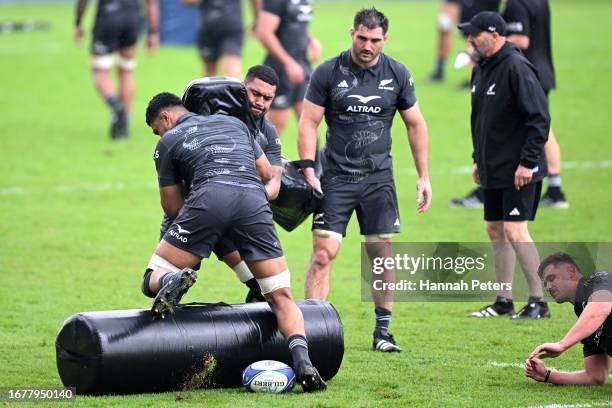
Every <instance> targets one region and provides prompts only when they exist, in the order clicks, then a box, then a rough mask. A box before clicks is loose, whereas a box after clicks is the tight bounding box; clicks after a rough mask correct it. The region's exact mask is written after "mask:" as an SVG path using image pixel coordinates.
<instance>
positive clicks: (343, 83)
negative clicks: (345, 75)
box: [337, 79, 349, 88]
mask: <svg viewBox="0 0 612 408" xmlns="http://www.w3.org/2000/svg"><path fill="white" fill-rule="evenodd" d="M337 87H338V88H348V87H349V86H348V84H347V83H346V81H345V80H344V79H343V80H342V82H340V83H339V84H338V85H337Z"/></svg>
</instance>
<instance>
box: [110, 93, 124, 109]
mask: <svg viewBox="0 0 612 408" xmlns="http://www.w3.org/2000/svg"><path fill="white" fill-rule="evenodd" d="M106 103H107V104H108V106H110V108H111V109H112V110H114V111H120V110H121V109H123V104H122V103H121V101H120V100H119V98H117V95H113V96H109V97H107V98H106Z"/></svg>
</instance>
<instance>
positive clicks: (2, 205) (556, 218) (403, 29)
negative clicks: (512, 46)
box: [0, 0, 612, 407]
mask: <svg viewBox="0 0 612 408" xmlns="http://www.w3.org/2000/svg"><path fill="white" fill-rule="evenodd" d="M370 3H372V2H369V3H361V2H352V3H349V2H346V3H339V2H334V3H317V4H316V5H315V20H314V22H313V24H312V31H313V33H314V34H315V35H316V36H318V37H319V39H320V40H321V43H322V45H323V47H324V56H325V57H326V58H327V57H331V56H333V55H335V54H337V53H338V52H339V51H341V50H343V49H345V48H347V47H348V46H349V37H348V28H349V26H350V24H351V19H352V15H353V14H354V12H355V11H356V10H357V9H358V7H359V6H360V5H369V4H370ZM437 3H438V2H436V1H430V2H424V1H423V2H398V1H396V2H388V3H387V2H379V1H377V2H376V5H377V6H378V7H379V8H380V9H381V10H383V11H384V12H386V13H387V14H388V15H389V16H390V19H391V28H390V40H389V42H388V44H387V46H386V51H387V52H388V53H389V54H391V55H392V56H393V57H395V58H396V59H399V60H400V61H402V62H404V63H406V64H407V65H408V67H409V68H410V69H411V70H412V72H413V74H414V77H415V79H416V86H417V96H418V97H419V101H420V104H421V108H422V110H423V112H424V115H425V117H426V119H427V122H428V125H429V130H430V170H431V181H432V184H433V189H434V202H433V205H432V207H431V209H430V210H429V212H428V213H427V214H424V215H419V214H417V213H416V211H415V198H414V183H415V181H416V180H415V176H414V171H413V165H412V161H411V155H410V153H409V149H408V145H407V142H406V136H405V132H404V130H403V127H402V126H401V123H400V122H399V121H398V122H397V123H396V127H395V128H394V133H393V134H394V141H395V143H394V147H393V153H394V158H395V166H396V182H397V185H398V190H399V200H400V206H401V215H402V222H403V232H402V233H401V234H400V235H399V237H398V241H412V242H418V241H484V240H486V236H485V232H484V229H483V225H482V221H481V220H482V213H481V211H479V210H458V209H450V208H449V207H448V205H447V201H448V199H449V198H451V197H453V196H457V195H461V194H463V193H465V192H466V191H467V190H468V189H469V188H471V184H470V179H469V176H468V175H467V174H465V173H461V171H460V170H461V168H462V167H464V166H466V165H468V164H469V161H470V149H471V148H470V143H471V142H470V137H469V128H468V118H469V98H468V95H467V93H465V92H462V91H459V90H457V85H458V84H459V82H460V81H461V80H463V79H464V77H465V72H456V71H454V70H453V69H452V68H451V67H449V70H448V73H449V75H448V76H449V77H448V81H447V82H446V83H445V84H443V85H435V86H433V85H428V84H426V83H425V81H424V79H425V78H426V76H427V75H428V74H429V72H430V69H431V68H432V65H433V62H434V43H435V18H436V14H437ZM92 8H93V7H92ZM552 9H553V29H554V52H555V62H556V68H557V75H558V84H559V89H558V90H557V91H555V92H554V93H553V94H552V108H551V109H552V117H553V124H554V129H555V132H556V134H557V137H558V139H559V141H560V143H561V146H562V149H563V158H564V160H565V161H566V162H568V163H569V164H568V167H567V169H566V170H565V171H564V172H563V181H564V186H565V188H566V190H567V193H568V196H569V199H570V201H571V209H569V210H566V211H562V210H549V209H542V210H541V211H540V212H539V214H538V220H537V222H536V223H534V224H533V226H532V227H531V231H532V234H533V236H534V238H535V239H536V240H538V241H609V240H610V239H609V231H610V229H611V228H610V227H611V226H612V222H611V221H610V217H609V216H608V215H607V214H608V211H609V208H610V207H609V205H610V203H611V201H612V200H611V199H610V191H609V186H610V185H611V183H612V170H611V168H610V163H611V160H612V153H611V152H612V133H611V132H610V130H609V127H608V123H607V119H609V118H608V116H609V115H610V113H609V112H610V103H609V95H610V94H611V93H612V89H611V88H612V86H611V80H610V78H611V76H610V74H611V71H612V43H611V42H610V36H609V32H608V31H609V30H608V29H607V28H606V27H607V25H608V23H609V21H608V20H609V18H608V17H609V16H610V14H611V13H612V3H610V2H608V1H605V0H601V1H596V0H588V1H578V0H576V1H561V0H557V1H553V5H552ZM92 11H93V10H92V9H90V10H89V12H88V16H87V21H88V22H89V25H88V27H89V26H90V23H91V16H92V14H93V12H92ZM72 12H73V5H72V4H30V5H0V16H1V19H3V20H11V19H17V20H21V19H26V18H32V19H42V20H48V21H50V22H51V23H52V30H51V31H50V32H48V33H14V34H11V35H0V61H1V63H0V73H1V75H0V84H1V86H0V113H1V115H2V119H1V122H0V123H1V124H2V126H1V129H2V136H1V137H0V152H1V159H0V170H1V174H2V175H3V177H2V180H1V181H0V214H2V215H1V216H0V350H1V351H0V386H13V387H17V386H39V387H41V386H54V387H57V386H60V385H61V383H60V379H59V376H58V374H57V370H56V366H55V350H54V341H55V336H56V334H57V330H58V329H59V327H60V326H61V324H62V322H63V321H64V319H66V318H67V317H68V316H70V315H72V314H74V313H76V312H80V311H91V310H110V309H125V308H144V307H147V306H148V305H149V300H148V299H147V298H145V297H143V296H142V295H141V293H140V290H139V284H140V279H141V275H142V270H143V266H144V265H145V263H146V262H147V260H148V259H149V256H150V254H151V251H152V250H153V248H154V246H155V244H156V240H157V234H158V225H159V220H160V214H161V210H160V207H159V204H158V202H159V199H158V193H157V189H156V179H155V169H154V166H153V162H152V160H151V155H152V153H153V150H154V146H155V143H156V140H157V138H156V137H155V136H153V135H152V134H151V133H150V131H149V130H148V129H147V128H146V127H145V124H144V121H143V117H144V114H143V111H144V108H145V106H146V103H147V101H148V99H149V98H150V97H151V96H152V95H153V94H154V93H156V92H159V91H162V90H170V91H174V92H177V93H180V92H181V91H182V89H183V87H184V85H185V84H186V83H187V82H188V81H189V80H191V79H193V78H194V77H196V76H199V74H200V72H201V71H200V70H201V67H200V64H199V61H198V59H197V58H196V54H195V51H194V50H193V49H191V48H162V49H161V50H160V52H159V53H158V54H157V55H155V56H148V55H145V53H142V54H141V57H140V59H139V68H138V70H137V73H136V76H137V82H138V94H137V98H136V104H135V113H134V115H133V119H132V124H131V127H132V132H133V137H132V138H131V139H130V140H128V141H122V142H118V143H112V142H111V141H110V140H109V139H108V136H107V131H108V122H109V113H108V111H107V109H106V107H105V105H104V104H103V103H102V102H101V100H100V99H99V98H98V97H97V95H96V93H95V92H94V88H93V84H92V81H91V75H90V73H89V70H88V67H87V60H88V57H87V52H86V51H87V48H86V47H84V48H82V49H77V48H75V47H74V45H73V42H72V38H71V36H72V28H71V27H72V22H73V14H72ZM459 47H460V45H459V42H458V41H457V42H456V47H455V48H456V50H459ZM262 56H263V52H262V49H261V47H260V46H259V45H257V44H256V43H255V42H254V41H253V40H252V39H250V40H249V41H248V42H247V45H246V57H245V59H246V62H245V66H247V65H250V64H254V63H258V62H260V61H261V60H262ZM449 65H450V64H449ZM606 112H608V113H606ZM295 133H296V127H295V123H294V122H293V121H291V122H290V125H289V127H288V129H287V132H286V134H285V135H284V136H283V145H284V147H283V149H284V153H285V155H287V156H289V157H290V158H296V155H297V154H296V147H295ZM589 166H591V167H589ZM598 166H599V167H598ZM357 234H358V229H357V226H356V223H354V222H353V223H351V225H350V228H349V234H348V237H347V238H346V240H345V241H344V244H343V248H342V251H341V253H340V256H339V258H338V260H337V262H336V264H335V267H334V273H333V289H332V292H331V295H330V301H331V302H332V303H333V304H334V305H335V306H336V307H337V308H338V310H339V312H340V314H341V316H342V319H343V323H344V329H345V340H346V344H345V345H346V353H345V357H344V361H343V365H342V368H341V370H340V372H339V374H338V376H337V377H336V378H334V379H333V380H332V381H330V382H329V389H328V391H327V392H325V393H322V394H317V395H303V394H301V392H297V391H296V392H294V393H292V394H291V395H286V396H265V395H251V394H246V393H244V392H243V391H241V390H207V391H204V390H201V391H194V392H191V393H182V394H180V395H179V397H180V398H181V401H180V404H193V405H195V404H198V405H199V406H203V405H204V404H205V405H207V406H233V407H242V406H245V407H246V406H253V407H254V406H268V405H271V406H312V407H331V406H347V405H350V406H354V407H358V406H359V407H362V406H363V407H372V406H387V405H389V406H398V407H399V406H401V407H406V406H433V407H439V406H468V407H470V406H487V407H489V406H530V405H546V404H552V403H559V404H561V403H563V404H584V403H591V404H594V403H601V402H605V401H610V395H611V391H610V386H606V387H600V388H585V387H552V386H549V385H546V384H540V383H535V382H533V381H531V380H529V379H526V378H525V377H524V376H523V374H522V370H521V369H519V368H516V367H512V366H507V367H497V366H496V365H495V364H496V363H514V364H517V363H520V362H521V361H522V360H523V359H524V358H525V357H526V356H527V354H528V353H529V351H530V350H531V349H532V348H533V347H534V346H535V345H537V344H539V343H540V342H543V341H549V340H556V339H559V338H560V337H561V336H562V335H563V333H564V332H565V331H566V330H567V328H568V327H569V326H570V325H571V324H572V322H573V320H574V318H573V315H572V311H571V307H570V306H568V305H563V306H556V305H555V306H553V309H552V312H553V316H554V317H553V319H551V320H547V321H539V322H524V323H515V322H510V321H507V320H492V321H491V320H486V321H473V320H467V319H466V318H465V315H466V314H467V312H469V311H472V310H474V309H475V308H477V307H479V306H481V304H479V303H402V304H397V305H396V308H395V311H394V316H395V317H394V320H393V323H392V326H391V327H392V331H393V333H394V334H395V336H396V338H397V339H398V340H399V341H400V343H401V345H402V346H403V347H404V348H405V349H406V352H405V353H402V354H399V355H380V354H374V353H372V352H371V351H369V347H370V341H371V337H370V332H371V329H372V324H373V317H372V315H373V313H372V308H373V307H372V305H371V304H368V303H365V302H361V301H360V287H359V281H360V280H359V278H358V274H359V264H358V262H357V261H356V260H357V259H359V248H360V247H359V242H360V237H359V236H358V235H357ZM280 235H281V239H282V242H283V246H284V249H285V252H286V255H287V259H288V261H289V264H290V268H291V270H292V272H293V274H292V278H293V285H294V293H295V294H296V297H301V296H302V290H301V289H302V287H303V283H304V271H305V269H306V265H307V262H308V258H309V253H310V232H309V229H308V227H307V226H306V225H304V226H302V227H301V228H300V229H298V230H297V231H295V232H293V233H291V234H288V233H285V232H280ZM519 278H520V277H519ZM243 295H244V289H243V287H242V286H241V285H239V284H237V283H236V282H235V278H234V277H233V276H232V273H231V272H230V271H228V270H227V268H226V267H224V266H223V265H221V264H219V263H218V262H216V261H209V262H207V263H206V264H205V267H204V270H203V272H202V274H201V279H200V281H199V282H198V284H197V285H196V286H195V287H194V288H193V289H192V290H191V291H190V292H189V294H188V296H187V299H186V300H187V301H194V300H199V301H219V300H224V301H227V302H239V301H240V300H241V299H242V297H243ZM551 364H552V365H553V366H554V367H556V368H559V369H568V370H569V369H579V368H580V367H581V353H580V348H579V347H575V348H574V349H572V350H570V351H568V352H567V353H566V354H565V355H563V356H562V357H560V358H558V359H557V360H555V361H552V362H551ZM177 395H178V394H177V393H165V394H160V395H137V396H127V397H98V398H91V397H78V399H77V404H78V405H79V406H87V407H90V406H108V405H113V406H152V405H155V406H166V405H168V406H169V405H175V404H178V403H177V402H175V400H176V399H177Z"/></svg>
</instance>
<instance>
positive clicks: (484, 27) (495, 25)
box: [457, 11, 506, 35]
mask: <svg viewBox="0 0 612 408" xmlns="http://www.w3.org/2000/svg"><path fill="white" fill-rule="evenodd" d="M457 28H459V30H461V31H462V32H463V33H464V34H465V35H474V34H478V33H481V32H483V31H486V32H489V33H498V34H499V35H506V22H505V21H504V19H503V18H502V16H500V15H499V14H497V13H496V12H494V11H481V12H480V13H478V14H476V15H475V16H474V17H472V19H471V20H470V21H468V22H467V23H462V24H459V25H458V26H457Z"/></svg>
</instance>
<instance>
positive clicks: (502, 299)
mask: <svg viewBox="0 0 612 408" xmlns="http://www.w3.org/2000/svg"><path fill="white" fill-rule="evenodd" d="M495 303H510V304H512V299H509V298H506V297H503V296H498V297H497V298H495Z"/></svg>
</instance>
